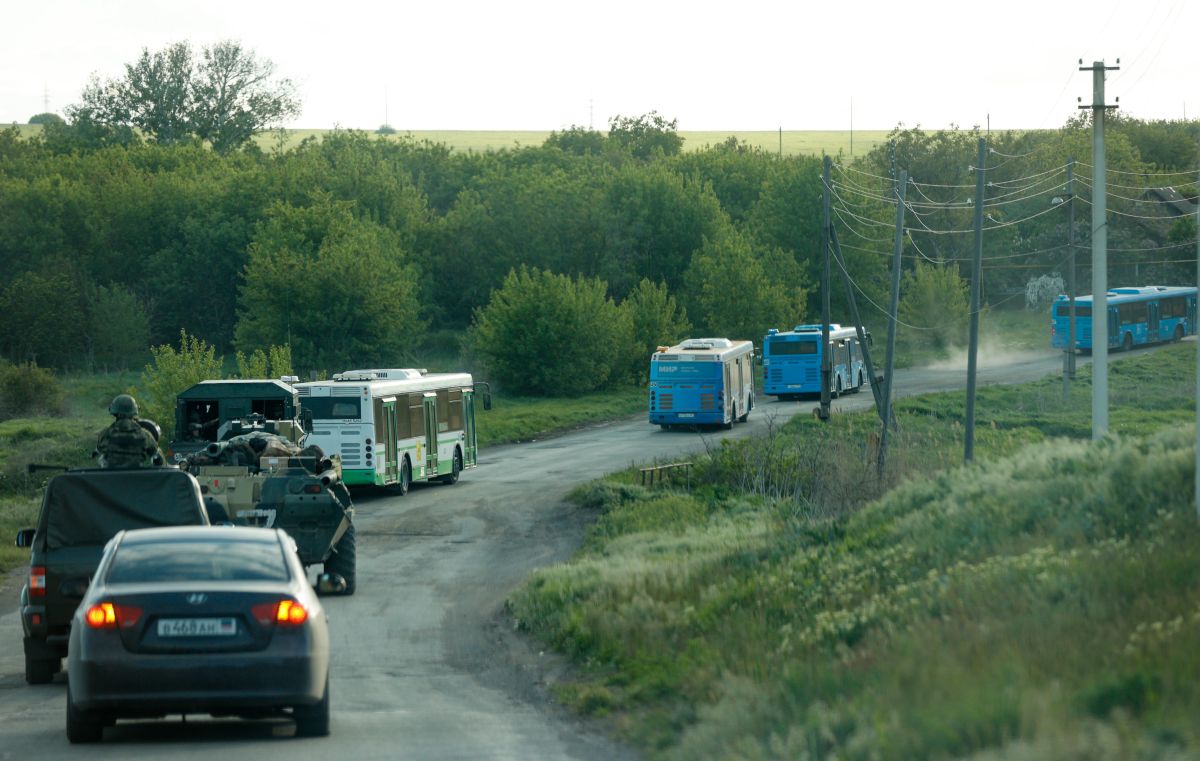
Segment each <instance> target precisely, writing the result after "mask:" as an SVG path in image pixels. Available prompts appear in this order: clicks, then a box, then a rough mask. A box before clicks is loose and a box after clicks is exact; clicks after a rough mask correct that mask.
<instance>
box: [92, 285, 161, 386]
mask: <svg viewBox="0 0 1200 761" xmlns="http://www.w3.org/2000/svg"><path fill="white" fill-rule="evenodd" d="M87 301H88V307H87V310H88V311H87V319H86V321H85V326H86V331H87V336H86V339H87V344H88V347H89V349H90V352H91V356H92V364H93V366H94V367H96V368H98V369H100V370H103V371H108V370H125V369H128V368H130V367H133V366H134V365H135V363H137V362H138V361H140V360H141V359H142V358H143V356H144V354H145V352H146V350H147V349H148V348H149V347H150V317H149V315H148V314H147V312H146V308H145V306H144V305H143V304H142V302H141V300H140V299H138V297H137V296H135V295H134V294H133V293H132V292H131V291H130V290H128V289H127V288H125V287H124V286H120V285H116V286H111V287H108V286H100V287H98V288H95V289H94V290H92V291H91V292H90V293H88V294H87Z"/></svg>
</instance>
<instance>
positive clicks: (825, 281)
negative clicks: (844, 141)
mask: <svg viewBox="0 0 1200 761" xmlns="http://www.w3.org/2000/svg"><path fill="white" fill-rule="evenodd" d="M830 163H831V162H830V159H829V156H826V157H825V165H824V168H823V169H822V170H821V179H822V181H823V182H824V185H825V194H824V199H825V203H824V211H825V214H824V217H825V223H824V224H823V225H822V227H821V406H820V407H819V408H817V416H818V417H819V418H821V419H822V420H828V419H829V383H830V380H831V376H832V375H833V365H832V362H831V360H832V357H830V356H829V250H830V248H831V244H830V235H829V234H830V230H831V227H832V220H831V217H830V213H829V208H830V197H829V196H830V193H832V187H833V186H832V185H830V179H829V175H830V172H829V167H830Z"/></svg>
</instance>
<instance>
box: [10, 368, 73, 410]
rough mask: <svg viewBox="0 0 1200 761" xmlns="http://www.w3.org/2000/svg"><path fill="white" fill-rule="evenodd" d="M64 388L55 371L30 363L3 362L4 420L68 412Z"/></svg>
mask: <svg viewBox="0 0 1200 761" xmlns="http://www.w3.org/2000/svg"><path fill="white" fill-rule="evenodd" d="M63 400H64V396H63V390H62V387H61V386H59V384H58V380H57V379H55V377H54V373H52V372H50V371H49V370H47V369H46V368H44V367H38V366H37V365H36V364H34V363H32V362H29V363H27V364H23V365H0V420H9V419H11V418H17V417H34V416H48V417H58V416H61V415H63V414H64V412H65V407H64V404H63Z"/></svg>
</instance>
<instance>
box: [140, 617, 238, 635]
mask: <svg viewBox="0 0 1200 761" xmlns="http://www.w3.org/2000/svg"><path fill="white" fill-rule="evenodd" d="M235 634H237V621H236V620H235V619H232V618H161V619H159V621H158V636H160V637H232V636H233V635H235Z"/></svg>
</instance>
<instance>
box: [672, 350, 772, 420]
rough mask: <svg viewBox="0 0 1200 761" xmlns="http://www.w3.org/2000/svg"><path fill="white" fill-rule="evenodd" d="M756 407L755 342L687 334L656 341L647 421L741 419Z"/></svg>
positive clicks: (746, 416)
mask: <svg viewBox="0 0 1200 761" xmlns="http://www.w3.org/2000/svg"><path fill="white" fill-rule="evenodd" d="M753 408H754V344H753V342H751V341H731V340H729V339H728V338H689V339H688V340H686V341H683V342H682V343H679V344H677V345H675V346H660V347H659V348H658V351H656V352H655V353H654V355H653V356H652V357H651V358H650V422H651V423H652V424H654V425H660V426H662V428H663V429H664V430H667V429H669V428H671V427H672V426H676V425H691V426H695V425H720V426H723V427H725V428H732V427H733V424H734V423H735V422H737V423H743V422H745V421H746V419H747V418H748V417H749V416H750V410H751V409H753Z"/></svg>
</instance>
